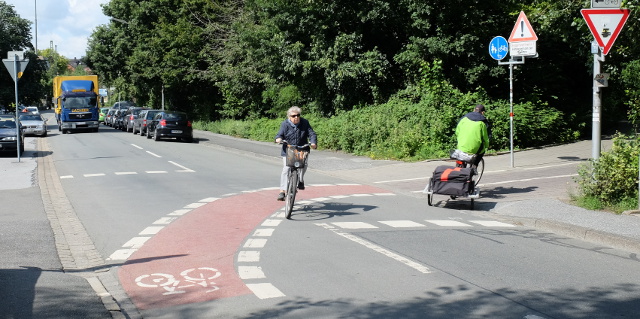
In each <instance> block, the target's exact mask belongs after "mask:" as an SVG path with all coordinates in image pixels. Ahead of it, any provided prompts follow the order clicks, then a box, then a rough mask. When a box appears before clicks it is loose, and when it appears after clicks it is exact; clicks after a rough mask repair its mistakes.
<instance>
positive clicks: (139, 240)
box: [122, 237, 151, 249]
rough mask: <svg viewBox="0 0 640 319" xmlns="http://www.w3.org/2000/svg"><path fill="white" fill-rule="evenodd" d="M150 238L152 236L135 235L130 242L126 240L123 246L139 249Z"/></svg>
mask: <svg viewBox="0 0 640 319" xmlns="http://www.w3.org/2000/svg"><path fill="white" fill-rule="evenodd" d="M150 238H151V237H133V238H131V239H130V240H129V241H128V242H126V243H125V244H124V245H122V247H123V248H133V249H138V248H140V247H142V245H144V243H146V242H147V240H149V239H150Z"/></svg>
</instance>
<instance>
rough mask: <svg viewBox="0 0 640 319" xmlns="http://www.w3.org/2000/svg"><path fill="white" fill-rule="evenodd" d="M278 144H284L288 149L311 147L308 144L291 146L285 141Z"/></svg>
mask: <svg viewBox="0 0 640 319" xmlns="http://www.w3.org/2000/svg"><path fill="white" fill-rule="evenodd" d="M278 144H286V145H287V146H288V147H295V148H297V149H303V148H309V147H310V146H311V144H310V143H307V144H304V145H291V144H289V142H287V141H286V140H281V141H280V143H278Z"/></svg>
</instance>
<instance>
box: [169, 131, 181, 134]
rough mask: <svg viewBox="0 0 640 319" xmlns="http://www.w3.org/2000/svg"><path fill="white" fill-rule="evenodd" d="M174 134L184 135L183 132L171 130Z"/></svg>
mask: <svg viewBox="0 0 640 319" xmlns="http://www.w3.org/2000/svg"><path fill="white" fill-rule="evenodd" d="M171 133H172V134H182V131H181V130H171Z"/></svg>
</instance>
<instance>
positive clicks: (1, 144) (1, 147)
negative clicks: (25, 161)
mask: <svg viewBox="0 0 640 319" xmlns="http://www.w3.org/2000/svg"><path fill="white" fill-rule="evenodd" d="M16 127H20V123H19V122H16V119H15V118H14V117H8V116H3V117H0V151H2V152H11V151H13V152H16V150H17V149H18V141H20V154H22V153H23V152H24V134H22V129H19V130H16Z"/></svg>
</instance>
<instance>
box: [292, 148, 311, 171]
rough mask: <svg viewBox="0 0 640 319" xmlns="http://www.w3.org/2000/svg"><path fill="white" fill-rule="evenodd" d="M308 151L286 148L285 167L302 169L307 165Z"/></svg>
mask: <svg viewBox="0 0 640 319" xmlns="http://www.w3.org/2000/svg"><path fill="white" fill-rule="evenodd" d="M307 156H309V151H308V150H304V149H303V150H299V149H296V148H295V147H287V166H289V167H297V168H303V167H304V166H305V165H306V164H307Z"/></svg>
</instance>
